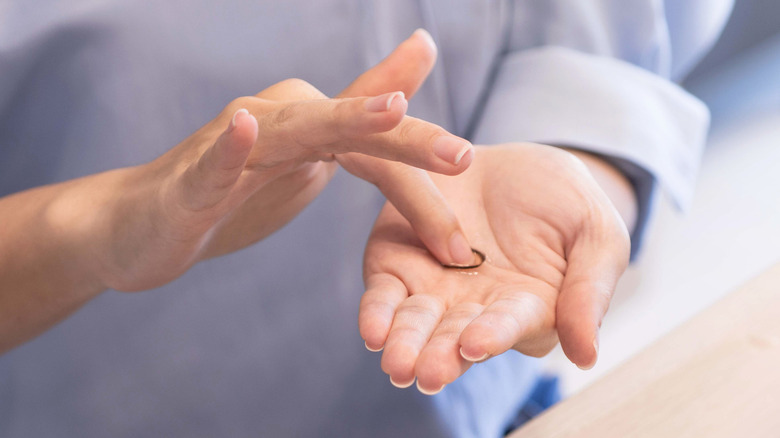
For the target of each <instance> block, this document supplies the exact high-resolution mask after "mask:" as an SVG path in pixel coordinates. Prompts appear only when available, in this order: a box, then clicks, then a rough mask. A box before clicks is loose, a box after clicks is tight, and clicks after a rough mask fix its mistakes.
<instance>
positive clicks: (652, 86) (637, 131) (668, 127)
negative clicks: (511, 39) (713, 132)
mask: <svg viewBox="0 0 780 438" xmlns="http://www.w3.org/2000/svg"><path fill="white" fill-rule="evenodd" d="M499 68H500V70H499V72H498V75H497V77H496V80H495V83H494V84H493V87H492V89H491V93H490V96H489V98H488V100H487V101H486V104H485V108H484V110H483V112H482V116H481V120H480V121H479V123H478V124H477V125H476V130H475V132H474V135H473V138H472V140H473V141H474V142H475V143H480V144H492V143H504V142H511V141H531V142H538V143H547V144H554V145H565V146H570V147H575V148H580V149H583V150H588V151H591V152H595V153H598V154H602V155H606V156H611V157H615V158H618V159H622V160H626V161H629V162H631V163H634V164H636V165H638V166H639V167H640V168H643V169H645V170H647V172H649V175H651V176H652V177H653V178H654V179H655V180H657V181H658V182H659V183H660V185H661V187H662V188H664V189H665V191H666V192H667V193H668V194H669V195H670V196H671V198H672V200H673V201H674V203H675V204H676V205H677V206H678V207H680V208H685V207H686V206H687V205H688V204H689V203H690V201H691V198H692V196H693V190H694V186H695V181H696V174H697V171H698V167H699V162H700V158H701V154H702V151H703V149H704V145H705V141H706V136H707V130H708V127H709V112H708V110H707V108H706V106H704V104H702V103H701V102H700V101H699V100H697V99H696V98H694V97H693V96H691V95H690V94H688V93H687V92H685V91H684V90H683V89H682V88H680V87H678V86H677V85H675V84H673V83H671V82H669V81H668V80H666V79H664V78H662V77H660V76H657V75H655V74H653V73H650V72H648V71H646V70H643V69H641V68H639V67H636V66H634V65H632V64H629V63H626V62H623V61H620V60H616V59H613V58H608V57H602V56H594V55H589V54H584V53H581V52H577V51H574V50H570V49H566V48H561V47H553V46H548V47H541V48H536V49H531V50H527V51H522V52H516V53H511V54H509V55H507V56H506V58H505V59H504V61H503V63H502V64H501V66H500V67H499ZM647 196H648V199H639V202H640V204H642V205H643V206H644V207H646V206H647V205H646V204H647V203H649V202H650V198H651V196H650V195H649V194H648V195H647ZM646 210H647V208H645V211H646Z"/></svg>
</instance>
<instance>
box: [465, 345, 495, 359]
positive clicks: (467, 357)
mask: <svg viewBox="0 0 780 438" xmlns="http://www.w3.org/2000/svg"><path fill="white" fill-rule="evenodd" d="M460 356H461V357H462V358H464V359H466V360H467V361H469V362H482V361H483V360H485V359H487V358H488V356H490V354H488V353H485V354H483V355H482V357H477V358H474V357H469V356H468V355H466V353H464V352H463V347H460Z"/></svg>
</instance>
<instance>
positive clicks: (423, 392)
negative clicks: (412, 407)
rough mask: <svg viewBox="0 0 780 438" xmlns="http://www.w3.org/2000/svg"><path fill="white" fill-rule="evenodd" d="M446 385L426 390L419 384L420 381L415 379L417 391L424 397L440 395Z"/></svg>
mask: <svg viewBox="0 0 780 438" xmlns="http://www.w3.org/2000/svg"><path fill="white" fill-rule="evenodd" d="M445 386H446V385H441V386H439V387H438V388H436V389H427V388H425V387H423V385H421V384H420V379H417V390H418V391H420V392H421V393H422V394H424V395H436V394H438V393H440V392H441V391H442V390H443V389H444V387H445Z"/></svg>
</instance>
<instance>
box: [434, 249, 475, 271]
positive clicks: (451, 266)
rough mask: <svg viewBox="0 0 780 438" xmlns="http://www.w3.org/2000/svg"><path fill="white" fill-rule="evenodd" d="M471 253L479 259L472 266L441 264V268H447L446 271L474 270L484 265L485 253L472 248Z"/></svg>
mask: <svg viewBox="0 0 780 438" xmlns="http://www.w3.org/2000/svg"><path fill="white" fill-rule="evenodd" d="M471 252H473V253H474V255H476V256H477V258H478V259H479V261H478V262H476V263H474V264H471V265H444V264H442V266H443V267H445V268H447V269H474V268H479V267H480V266H482V264H483V263H485V253H483V252H482V251H479V250H477V249H474V248H471Z"/></svg>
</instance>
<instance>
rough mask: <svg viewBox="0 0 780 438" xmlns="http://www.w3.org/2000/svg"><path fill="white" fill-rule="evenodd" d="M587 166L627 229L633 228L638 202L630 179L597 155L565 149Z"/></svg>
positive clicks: (635, 221)
mask: <svg viewBox="0 0 780 438" xmlns="http://www.w3.org/2000/svg"><path fill="white" fill-rule="evenodd" d="M566 150H567V151H568V152H570V153H572V154H573V155H574V156H576V157H577V158H579V159H580V160H581V161H582V162H583V163H584V164H585V166H587V168H588V170H589V171H590V173H591V174H592V175H593V178H594V179H595V180H596V182H597V183H598V184H599V186H601V189H602V190H604V192H605V193H606V194H607V196H608V197H609V199H610V200H611V201H612V204H613V205H614V206H615V208H616V209H617V211H618V213H620V217H621V218H622V219H623V222H624V223H625V224H626V228H627V229H628V230H629V231H632V230H634V229H635V227H636V224H637V215H638V209H639V204H638V200H637V194H636V190H635V189H634V186H633V184H632V183H631V181H630V180H629V179H628V178H627V177H626V176H625V175H624V174H623V172H621V171H620V170H619V169H618V168H616V167H615V166H614V165H612V164H611V163H609V162H608V161H607V160H605V159H603V158H601V157H599V156H598V155H595V154H591V153H589V152H585V151H582V150H578V149H568V148H567V149H566Z"/></svg>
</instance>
